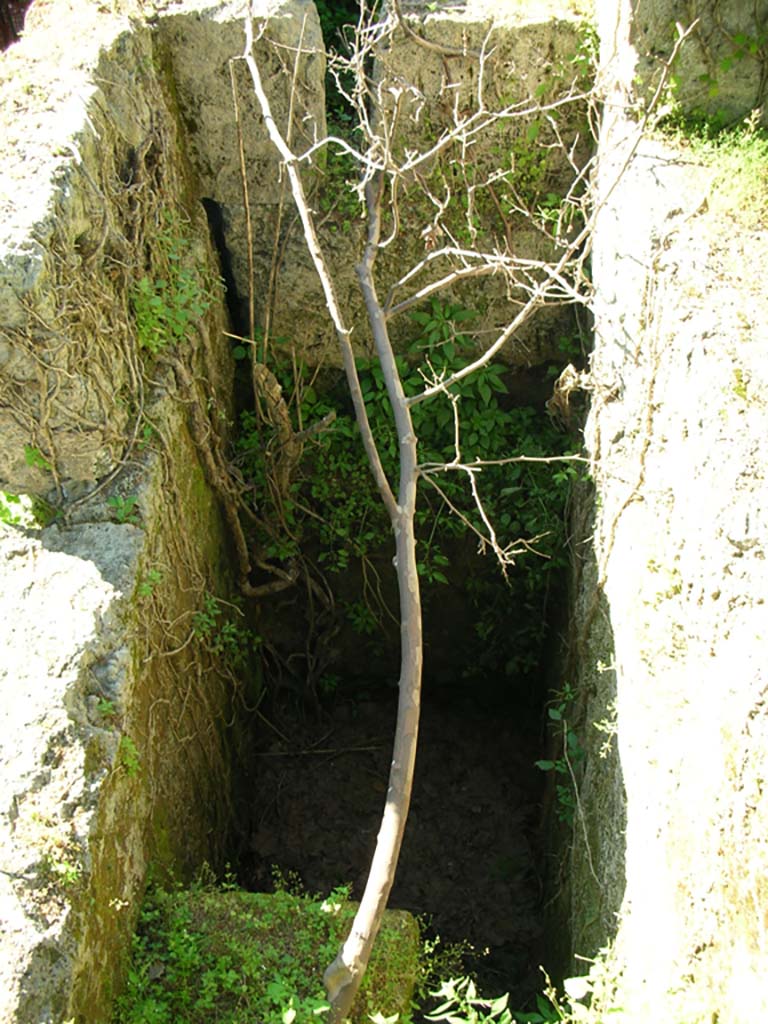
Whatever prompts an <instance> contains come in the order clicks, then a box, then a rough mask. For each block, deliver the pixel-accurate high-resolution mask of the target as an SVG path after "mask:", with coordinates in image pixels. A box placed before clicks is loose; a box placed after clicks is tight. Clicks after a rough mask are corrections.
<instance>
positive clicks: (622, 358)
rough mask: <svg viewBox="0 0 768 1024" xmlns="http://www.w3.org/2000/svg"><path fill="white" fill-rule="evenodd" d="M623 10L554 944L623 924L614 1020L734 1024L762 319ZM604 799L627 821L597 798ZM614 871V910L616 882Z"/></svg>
mask: <svg viewBox="0 0 768 1024" xmlns="http://www.w3.org/2000/svg"><path fill="white" fill-rule="evenodd" d="M607 6H608V5H606V10H607ZM610 6H611V8H613V5H610ZM621 13H622V15H623V18H624V19H625V20H624V21H623V25H624V28H625V29H627V28H628V27H630V26H631V25H632V24H634V26H635V28H634V29H632V30H631V31H629V32H626V31H625V32H624V33H623V34H620V36H619V38H620V39H623V45H620V46H619V47H618V49H617V50H616V51H613V50H611V45H612V43H613V41H614V40H615V39H616V36H614V35H612V34H610V33H609V32H607V31H605V26H604V37H603V39H604V45H605V46H606V47H607V52H606V54H605V58H606V59H605V61H604V67H611V68H613V70H614V72H616V71H619V70H620V69H624V70H625V71H626V76H624V77H622V75H621V74H619V77H618V79H617V80H614V82H613V83H612V91H610V92H609V94H608V99H609V105H608V108H607V110H608V113H607V115H606V118H605V124H604V129H603V132H602V135H601V160H600V171H599V179H598V189H599V196H601V197H602V198H603V199H604V203H605V205H604V207H603V209H602V211H601V213H600V219H599V222H598V226H597V233H596V238H595V245H594V261H593V267H594V280H595V284H596V303H595V348H594V353H593V356H592V361H591V382H590V384H589V387H590V389H591V393H592V404H591V411H590V415H589V420H588V423H587V431H586V436H587V441H588V446H589V453H590V456H591V459H592V470H593V476H594V481H595V489H596V498H597V504H596V511H595V521H594V532H593V537H594V542H593V550H594V567H593V568H592V569H590V571H589V572H588V573H586V574H585V575H584V577H583V582H582V586H581V589H580V596H579V601H578V604H577V611H578V613H579V614H578V616H577V620H576V634H575V635H576V638H577V641H578V642H580V644H581V648H580V651H581V655H582V659H583V660H582V664H581V667H580V671H581V673H582V678H586V679H589V677H590V674H591V675H592V678H593V685H592V687H591V688H590V689H588V690H587V691H586V693H585V694H584V698H583V699H584V701H585V704H584V707H583V722H584V734H585V736H587V739H586V741H585V742H586V744H587V746H588V747H591V748H593V747H594V745H595V739H596V738H595V736H594V732H593V730H594V724H595V723H598V722H601V721H605V719H606V706H607V707H608V708H609V709H610V708H611V707H613V711H612V712H611V711H610V710H609V714H608V716H607V717H608V719H609V720H613V722H614V725H615V737H614V740H613V743H614V744H615V745H616V746H615V748H614V750H615V752H614V754H613V755H611V758H612V759H611V760H607V761H605V762H604V763H603V764H602V765H600V763H599V762H598V761H597V760H595V759H594V758H592V759H591V762H592V764H593V767H594V768H599V769H600V776H601V777H600V778H599V781H598V782H597V784H596V785H595V783H594V778H593V780H592V781H591V780H590V776H589V770H588V772H587V775H586V777H585V779H584V782H583V784H582V788H581V802H582V808H583V815H582V816H577V819H576V824H575V828H574V831H573V836H572V844H573V846H572V854H571V859H570V864H571V887H572V892H573V894H574V900H573V903H572V906H571V912H572V922H573V934H574V942H575V945H574V950H573V951H574V952H576V953H580V954H583V955H587V956H589V955H592V954H594V953H595V952H596V949H597V947H598V946H599V945H601V944H602V943H603V941H604V938H607V937H610V935H611V933H612V932H614V931H615V926H614V927H609V925H610V924H611V922H610V921H609V920H606V921H605V928H606V930H605V934H604V936H603V935H601V929H599V928H598V929H597V930H595V929H594V928H593V927H592V925H593V921H594V911H595V900H596V899H599V901H600V903H601V906H600V914H601V915H603V917H604V918H605V917H606V915H610V916H611V917H612V916H613V915H618V918H617V923H618V934H617V937H616V956H617V960H616V964H617V965H618V966H622V967H623V972H624V973H623V977H622V978H621V979H620V982H619V986H620V987H619V994H618V996H617V998H616V1002H617V1004H618V1005H621V1006H623V1007H624V1009H625V1012H626V1015H627V1019H629V1020H648V1019H651V1018H654V1017H657V1016H659V1015H660V1014H661V1015H662V1016H663V1017H664V1019H668V1020H686V1021H688V1020H690V1021H697V1022H698V1021H705V1020H706V1021H712V1020H715V1019H716V1020H718V1021H720V1022H721V1024H722V1022H724V1021H728V1022H733V1024H736V1022H740V1021H744V1020H748V1019H751V1018H755V1017H762V1016H764V1015H765V1012H766V1009H768V986H766V983H765V921H764V908H765V901H766V890H765V877H766V866H767V865H768V847H767V846H766V841H765V836H766V817H765V807H764V801H763V800H762V798H761V796H760V793H761V791H762V786H763V781H762V780H763V778H764V774H765V765H766V763H768V746H767V745H766V740H767V738H768V716H767V715H766V675H765V669H764V665H763V660H764V659H763V657H762V651H763V649H764V644H765V593H766V585H767V584H768V570H767V569H766V564H767V563H766V558H765V540H766V525H767V524H766V519H765V508H766V505H767V504H768V491H767V487H768V485H767V484H766V477H765V467H764V460H763V459H762V458H761V455H760V451H761V447H762V444H763V442H762V438H763V437H764V436H765V431H766V427H768V409H767V407H766V403H765V398H764V396H765V388H766V383H768V382H767V381H766V372H765V360H764V358H763V353H764V351H765V345H766V341H767V340H768V338H767V337H766V329H765V324H766V314H768V309H767V308H766V300H765V295H764V290H763V288H762V285H761V283H760V280H759V276H758V275H757V274H755V272H754V268H756V267H759V266H761V265H762V263H763V261H764V259H765V253H766V244H767V243H768V234H767V232H766V227H767V225H766V220H765V209H764V204H761V202H760V200H759V196H760V194H761V188H760V187H759V186H756V185H755V182H754V180H753V183H752V185H751V186H749V185H748V184H747V183H746V182H745V180H744V178H743V175H744V174H747V173H750V172H749V171H747V170H746V162H744V163H743V164H739V163H738V162H737V163H735V164H734V165H732V167H731V170H730V172H729V173H728V174H726V175H724V174H723V172H722V170H720V171H718V169H717V167H716V166H713V165H712V164H711V163H710V162H708V161H707V160H706V159H705V158H704V157H703V156H701V155H698V154H697V153H696V150H695V148H693V147H690V146H687V145H685V146H683V147H682V148H680V147H678V146H676V145H674V144H673V143H672V142H670V141H669V140H664V139H663V138H661V137H659V138H657V139H655V140H654V139H640V138H639V137H638V134H637V124H636V122H635V121H634V120H633V119H632V118H631V117H630V116H628V115H629V114H630V113H631V109H630V108H631V104H632V99H633V96H632V89H633V83H632V69H633V67H634V66H636V54H635V53H634V51H633V50H632V49H631V48H630V49H627V45H628V43H629V40H630V39H636V38H637V34H636V29H637V26H638V25H639V26H642V25H644V24H646V22H644V21H643V17H644V16H646V18H647V21H650V19H651V13H652V12H649V11H643V10H636V11H635V15H634V17H635V22H634V23H631V22H630V21H629V20H627V19H628V17H629V13H628V5H627V6H626V7H625V8H623V9H622V12H621ZM646 27H647V26H646ZM743 102H744V103H746V98H743ZM627 104H629V105H630V106H629V107H627ZM743 111H744V107H743V106H742V112H743ZM623 168H625V170H624V172H623V174H622V175H621V177H620V180H619V173H620V171H621V170H622V169H623ZM752 173H754V169H753V171H752ZM763 173H764V172H763ZM762 180H763V182H764V178H763V179H762ZM747 197H749V198H747ZM587 564H588V565H589V564H590V563H589V561H588V562H587ZM590 577H591V582H590ZM601 669H602V670H607V671H605V673H604V674H603V675H602V679H603V680H605V682H601V681H600V680H601ZM614 685H615V698H614V696H613V693H612V688H613V686H614ZM606 697H607V698H608V704H607V705H606ZM614 700H615V704H614ZM590 737H591V738H590ZM616 754H617V756H616ZM588 763H590V762H589V761H588ZM622 787H623V788H624V790H625V791H626V804H625V809H624V806H622V805H623V804H624V801H623V800H622V799H620V798H619V799H616V798H615V797H614V796H612V795H611V794H618V795H619V796H620V794H621V788H622ZM606 800H608V801H609V803H611V804H612V805H613V806H614V807H615V810H616V816H615V817H613V818H611V817H609V816H608V815H607V814H606V813H605V811H606ZM624 814H626V835H625V837H622V834H621V830H618V831H617V829H616V822H617V818H618V820H621V818H622V817H623V815H624ZM587 842H588V844H589V854H587ZM623 874H625V876H626V890H625V892H624V895H623V899H622V898H621V888H622V887H621V886H617V885H614V884H613V883H612V879H620V878H621V876H622V875H623ZM585 891H587V892H591V893H592V894H593V895H592V898H587V899H586V900H584V899H583V898H582V897H580V894H583V893H584V892H585ZM573 967H574V969H575V970H578V971H582V970H583V969H584V968H583V967H579V965H578V964H574V965H573Z"/></svg>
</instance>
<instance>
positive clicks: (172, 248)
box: [131, 212, 211, 355]
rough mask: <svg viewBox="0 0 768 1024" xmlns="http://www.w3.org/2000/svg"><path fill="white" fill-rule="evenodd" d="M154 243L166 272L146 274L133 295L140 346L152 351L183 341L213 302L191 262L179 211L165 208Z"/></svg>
mask: <svg viewBox="0 0 768 1024" xmlns="http://www.w3.org/2000/svg"><path fill="white" fill-rule="evenodd" d="M155 246H156V249H157V252H156V255H155V260H156V261H157V262H158V263H160V264H161V265H163V266H164V268H165V269H164V273H163V276H148V275H145V276H144V277H142V278H141V279H140V280H139V281H138V282H137V283H136V285H135V287H134V289H133V292H132V295H131V299H132V303H133V311H134V315H135V317H136V330H137V334H138V340H139V346H140V347H141V348H144V349H146V350H147V351H149V352H151V353H152V355H157V353H158V352H161V351H162V350H163V349H164V348H165V347H166V346H168V345H175V344H177V343H178V342H180V341H183V340H184V339H185V338H186V336H187V334H188V332H189V329H190V327H191V325H192V324H194V323H195V321H197V320H199V319H200V318H201V317H202V316H204V315H205V313H206V311H207V310H208V308H209V307H210V305H211V292H210V288H209V287H208V286H207V284H206V283H205V282H203V281H201V280H200V277H199V275H198V272H197V271H196V270H195V268H194V267H193V266H191V265H190V264H191V251H190V250H191V243H190V241H189V239H188V238H187V237H186V235H185V234H184V231H183V228H182V225H181V222H180V220H179V218H178V216H177V215H174V214H171V213H168V212H166V215H165V220H164V227H162V228H161V230H160V231H159V232H158V234H157V236H156V238H155Z"/></svg>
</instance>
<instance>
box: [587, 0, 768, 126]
mask: <svg viewBox="0 0 768 1024" xmlns="http://www.w3.org/2000/svg"><path fill="white" fill-rule="evenodd" d="M596 7H597V8H598V10H600V9H601V8H603V9H604V10H605V12H606V14H607V18H606V20H605V25H606V28H608V29H609V31H613V29H614V26H615V22H614V19H615V17H616V5H615V4H602V3H600V2H599V0H598V3H597V4H596ZM609 8H610V10H609ZM767 21H768V4H766V3H765V0H756V2H755V3H752V4H749V5H745V4H743V3H741V2H740V0H718V2H717V3H710V2H708V0H693V2H691V3H687V4H686V5H685V7H684V8H681V5H680V4H678V3H675V2H674V0H640V2H639V3H637V4H635V5H634V6H633V15H632V18H631V19H630V20H628V21H627V22H625V25H626V26H627V27H628V29H629V38H630V42H631V45H632V48H633V50H634V51H635V54H636V55H637V71H638V74H639V76H640V79H641V81H642V82H643V83H644V84H643V87H642V91H643V92H645V94H646V95H650V93H651V92H652V90H653V88H654V87H655V85H656V83H657V82H658V77H659V73H660V69H661V64H662V61H663V59H664V56H665V55H668V54H669V53H670V50H671V44H672V41H673V40H674V39H675V38H676V35H677V31H678V30H677V28H676V26H681V27H682V28H683V29H687V28H688V27H692V32H691V36H690V41H689V43H688V44H687V45H685V46H684V47H683V48H682V49H681V51H680V55H679V57H678V59H677V61H676V62H675V66H674V76H675V79H674V83H673V89H672V94H673V96H674V98H675V99H676V100H677V101H678V102H679V103H681V104H682V105H683V106H684V108H685V109H686V110H689V111H696V112H699V113H704V114H707V115H710V116H718V117H720V118H722V119H723V120H724V121H725V122H726V123H730V122H732V121H735V120H738V119H739V118H741V117H743V116H744V115H745V113H749V112H750V111H751V110H758V109H761V108H763V106H764V104H765V100H766V76H765V70H764V69H765V59H766V50H765V47H766V34H765V26H766V22H767ZM603 38H604V39H609V38H611V37H609V36H606V35H604V36H603ZM761 116H762V120H763V124H765V123H766V118H767V117H768V115H767V114H766V113H765V112H764V111H763V112H762V115H761Z"/></svg>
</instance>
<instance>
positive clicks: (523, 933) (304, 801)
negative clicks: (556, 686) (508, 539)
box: [233, 588, 562, 1009]
mask: <svg viewBox="0 0 768 1024" xmlns="http://www.w3.org/2000/svg"><path fill="white" fill-rule="evenodd" d="M447 589H448V588H444V590H447ZM499 595H500V600H503V589H501V590H500V591H499ZM556 597H557V595H553V600H552V602H551V606H550V609H551V612H552V616H553V618H552V620H550V623H549V625H550V627H551V631H550V633H549V643H548V645H547V650H548V652H549V654H550V655H551V658H550V657H548V656H547V654H546V653H545V654H544V657H543V660H544V662H547V661H548V660H551V661H553V662H554V661H555V659H556V657H557V652H558V651H559V647H560V645H559V641H558V638H557V629H558V626H559V622H558V621H556V620H557V619H558V618H559V610H560V608H561V607H562V602H561V601H560V600H558V599H555V598H556ZM433 604H434V602H433ZM449 604H450V598H448V599H447V600H444V601H443V602H442V606H441V604H440V602H438V603H437V606H436V607H432V609H431V610H430V612H429V614H428V619H427V623H426V626H427V630H426V647H427V657H426V667H425V680H424V693H423V701H422V717H421V726H420V734H419V752H418V756H417V763H416V775H415V781H414V791H413V797H412V804H411V810H410V815H409V819H408V825H407V828H406V835H405V841H404V846H403V850H402V855H401V859H400V863H399V867H398V871H397V877H396V881H395V886H394V889H393V892H392V896H391V898H390V902H389V905H390V907H395V908H402V909H406V910H409V911H410V912H412V913H413V914H415V915H417V916H419V917H420V918H421V919H422V921H423V923H425V924H426V926H427V934H428V935H429V936H432V937H434V936H439V937H440V940H441V943H443V944H454V943H468V944H469V945H470V946H471V947H472V949H473V952H471V953H469V955H468V956H466V957H465V959H464V969H465V970H467V971H470V972H472V973H473V974H474V975H475V976H476V977H477V979H478V984H479V987H480V990H481V991H482V992H483V993H485V994H488V995H498V994H500V993H502V992H509V993H510V1005H511V1006H513V1007H516V1008H518V1009H523V1008H527V1007H530V1005H531V1001H532V999H533V998H534V996H535V993H537V992H540V991H541V987H542V978H541V972H540V970H539V964H540V963H542V961H544V962H546V945H547V942H546V936H545V935H544V934H543V927H542V920H543V902H544V881H545V879H544V870H543V868H544V860H545V858H544V855H543V850H542V846H541V805H542V797H543V791H544V784H545V781H546V780H545V776H544V774H543V773H542V772H541V771H540V770H539V769H537V768H536V767H535V762H536V760H537V759H539V758H541V757H543V756H544V743H545V739H546V727H545V719H546V712H545V703H546V701H547V699H548V696H549V695H550V694H549V687H550V685H551V684H552V681H553V677H551V676H550V674H549V672H550V671H551V670H553V669H554V665H549V666H548V665H546V664H543V665H541V666H540V674H538V675H536V674H533V673H529V674H527V676H526V680H525V684H524V685H523V683H522V680H520V679H517V680H514V679H511V678H509V677H505V669H504V665H503V664H502V665H497V666H496V667H495V669H494V668H493V667H492V666H488V668H487V671H486V673H485V678H484V679H481V678H480V677H479V676H478V675H476V674H475V675H474V676H473V677H472V678H471V679H470V680H465V679H462V677H461V673H462V661H463V657H464V653H463V652H464V648H465V647H466V646H467V644H466V642H465V641H466V637H463V633H467V632H468V631H471V630H472V627H473V621H472V613H471V612H470V611H469V610H468V609H465V619H464V625H463V627H462V626H461V625H459V622H460V619H459V618H457V614H456V610H455V609H451V610H450V611H449V608H448V605H449ZM499 611H500V612H502V611H503V614H504V615H506V616H509V618H510V619H513V618H514V615H515V609H514V608H513V607H512V606H510V605H507V606H506V607H504V608H503V609H499ZM441 612H442V614H441ZM451 624H452V625H451ZM288 628H289V629H290V628H291V626H290V624H288ZM451 634H452V636H451ZM438 646H439V647H440V648H442V650H441V657H440V658H439V659H438V660H437V662H436V663H434V667H435V669H436V671H432V666H433V660H432V659H430V656H429V650H430V648H436V647H438ZM387 654H388V656H386V657H385V658H384V661H385V662H386V663H387V668H388V669H389V670H390V673H391V674H390V675H389V677H388V681H385V680H384V679H383V678H382V675H381V673H382V669H383V667H384V666H382V664H380V663H375V655H372V654H371V648H370V646H368V645H366V644H365V643H364V642H361V645H360V650H359V660H358V661H357V663H352V664H349V665H348V668H349V674H348V675H343V676H341V677H340V678H339V679H338V683H337V688H336V692H335V694H333V695H332V696H330V697H329V696H324V695H320V699H319V704H318V705H317V706H315V707H310V706H309V704H308V703H305V704H304V705H303V706H302V705H301V704H300V703H298V702H297V701H296V700H295V699H294V692H295V691H293V690H287V689H285V688H284V689H283V690H282V693H281V697H280V698H279V699H277V698H276V699H274V700H273V701H271V702H268V703H265V704H264V705H263V706H262V708H261V712H262V713H263V716H264V717H263V718H260V720H259V722H257V723H256V722H255V723H254V726H255V735H254V739H255V745H256V751H255V756H254V758H253V762H252V769H251V774H250V777H249V778H247V779H241V780H240V784H241V786H242V787H243V788H242V789H241V790H240V792H239V794H238V797H239V799H238V806H239V808H240V810H239V812H238V813H239V816H240V823H241V836H240V844H241V845H240V849H239V851H238V855H237V858H236V863H233V868H234V870H235V872H236V874H237V878H238V881H239V882H240V883H241V884H242V885H243V886H245V887H246V888H249V889H255V890H270V889H271V887H272V869H273V866H278V867H279V868H280V869H281V870H282V871H283V872H286V871H287V872H295V873H296V874H297V875H298V876H299V877H300V879H301V881H302V883H303V884H304V885H305V886H306V887H307V889H309V890H310V891H314V892H320V893H326V892H330V891H331V890H332V889H333V888H334V887H335V886H337V885H339V884H343V883H350V884H351V885H352V897H353V899H359V898H360V897H361V895H362V892H363V889H364V886H365V882H366V879H367V874H368V870H369V867H370V862H371V857H372V854H373V850H374V847H375V842H376V837H377V833H378V829H379V826H380V818H381V812H382V810H383V806H384V801H385V798H386V790H387V780H388V774H389V768H390V762H391V757H392V742H393V736H394V729H395V719H396V711H397V689H396V686H395V685H394V684H395V683H396V679H397V665H396V662H397V648H396V645H395V646H394V649H392V650H390V651H389V652H387ZM451 661H452V662H453V668H454V677H453V679H451V678H450V677H449V665H450V663H451ZM366 666H370V673H369V674H368V675H366V672H365V669H366ZM352 673H354V675H353V674H352ZM516 684H517V685H516ZM275 692H276V693H280V692H281V691H280V690H277V691H275ZM233 860H234V858H233Z"/></svg>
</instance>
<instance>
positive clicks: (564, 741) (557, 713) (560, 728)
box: [536, 683, 586, 825]
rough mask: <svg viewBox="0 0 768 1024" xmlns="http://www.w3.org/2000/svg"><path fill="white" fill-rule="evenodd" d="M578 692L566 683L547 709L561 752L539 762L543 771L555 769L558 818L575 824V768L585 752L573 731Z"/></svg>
mask: <svg viewBox="0 0 768 1024" xmlns="http://www.w3.org/2000/svg"><path fill="white" fill-rule="evenodd" d="M575 699H576V692H575V690H574V689H573V687H572V686H571V685H570V683H566V684H565V686H564V687H563V690H562V692H561V693H560V694H559V696H558V698H557V700H556V701H555V702H554V703H553V704H551V705H550V707H549V708H547V717H548V718H549V722H550V726H551V727H552V728H553V729H554V730H556V732H557V740H556V742H557V745H558V748H559V752H558V754H557V755H556V756H555V757H554V758H551V759H545V760H542V761H537V762H536V767H537V768H539V769H540V770H541V771H543V772H554V773H555V776H556V777H557V779H558V781H557V782H556V783H555V792H556V795H557V804H556V807H555V813H556V814H557V818H558V821H562V822H564V823H565V824H567V825H573V819H574V816H575V814H576V776H575V774H574V773H575V769H576V767H577V766H578V765H579V764H580V763H581V762H582V761H583V760H584V757H585V756H586V755H585V751H584V748H583V747H582V745H581V742H580V740H579V737H578V735H577V733H576V731H575V730H574V728H573V726H572V724H571V722H569V720H568V719H569V715H572V709H573V703H574V701H575Z"/></svg>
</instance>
